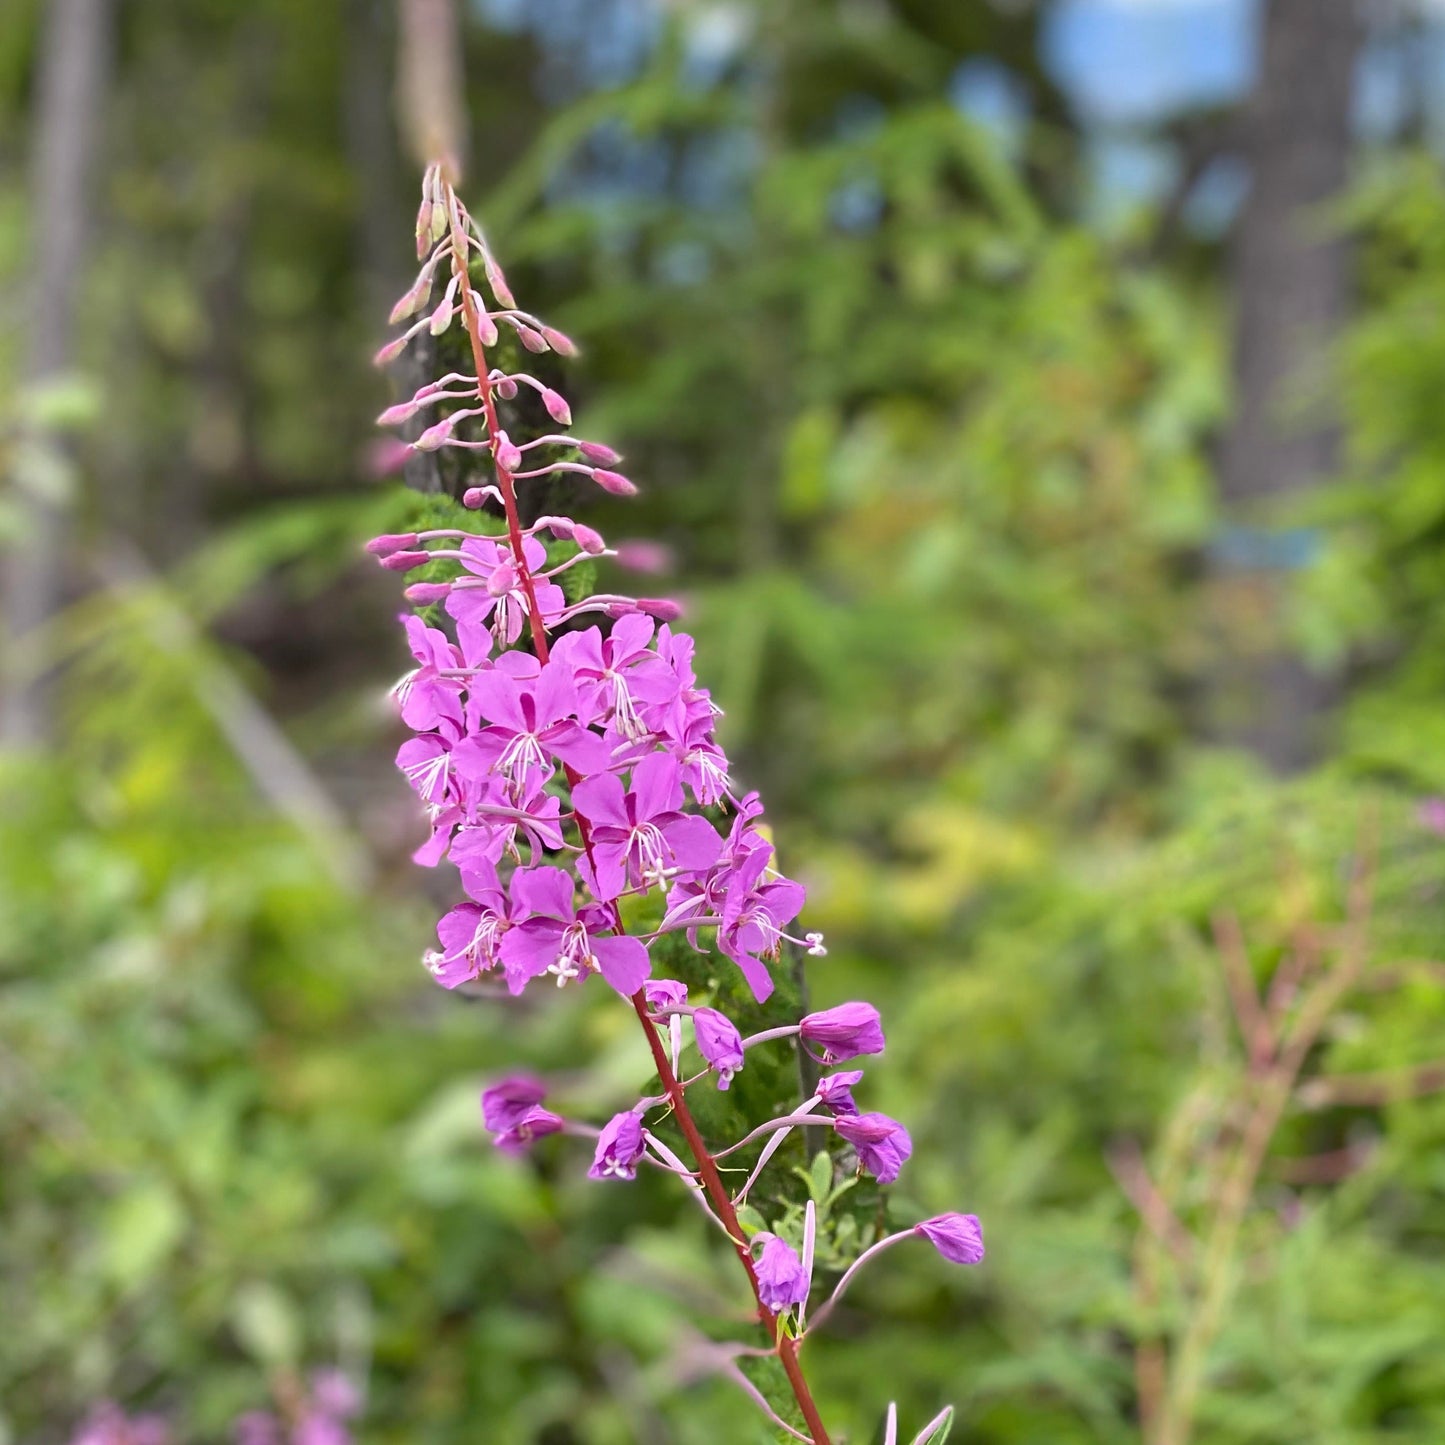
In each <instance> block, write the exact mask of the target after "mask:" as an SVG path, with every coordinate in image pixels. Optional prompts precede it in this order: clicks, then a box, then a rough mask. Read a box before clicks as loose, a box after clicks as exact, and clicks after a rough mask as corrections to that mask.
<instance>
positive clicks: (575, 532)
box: [553, 522, 607, 557]
mask: <svg viewBox="0 0 1445 1445" xmlns="http://www.w3.org/2000/svg"><path fill="white" fill-rule="evenodd" d="M553 530H554V531H555V528H554V529H553ZM572 540H573V541H574V542H576V544H577V545H578V546H579V547H580V548H581V549H582V550H583V551H584V552H586V553H587V555H588V556H589V557H599V556H601V555H602V553H603V552H605V551H606V550H607V543H606V542H605V541H603V539H602V533H601V532H595V531H593V529H592V528H591V527H588V526H584V525H583V524H582V523H581V522H574V523H573V524H572Z"/></svg>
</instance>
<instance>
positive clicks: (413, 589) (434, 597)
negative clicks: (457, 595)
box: [401, 582, 452, 607]
mask: <svg viewBox="0 0 1445 1445" xmlns="http://www.w3.org/2000/svg"><path fill="white" fill-rule="evenodd" d="M451 590H452V584H451V583H450V582H413V583H412V584H411V586H410V587H407V588H405V589H404V590H403V592H402V594H401V595H402V596H403V597H405V598H406V600H407V601H408V602H415V603H416V604H417V606H418V607H427V606H429V605H430V604H431V603H433V602H440V601H441V600H442V599H443V598H445V597H449V596H451Z"/></svg>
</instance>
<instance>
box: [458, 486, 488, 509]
mask: <svg viewBox="0 0 1445 1445" xmlns="http://www.w3.org/2000/svg"><path fill="white" fill-rule="evenodd" d="M486 500H487V489H486V488H485V487H468V488H467V489H466V491H464V492H463V493H462V506H464V507H471V508H472V509H473V510H475V509H476V508H477V507H480V506H481V505H482V503H483V502H485V501H486Z"/></svg>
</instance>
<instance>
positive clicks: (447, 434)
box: [412, 412, 457, 452]
mask: <svg viewBox="0 0 1445 1445" xmlns="http://www.w3.org/2000/svg"><path fill="white" fill-rule="evenodd" d="M456 424H457V414H456V413H455V412H454V413H453V414H452V415H451V416H448V417H443V418H442V420H441V421H439V422H438V423H437V424H436V425H435V426H429V427H428V428H427V429H426V430H425V431H424V432H423V433H422V434H421V435H420V436H419V437H418V438H417V439H416V440H415V441H414V442H413V443H412V446H414V447H415V448H416V449H417V451H419V452H434V451H436V449H437V448H438V447H440V446H444V445H445V444H446V443H447V442H448V441H449V440H450V439H451V434H452V428H453V427H455V426H456Z"/></svg>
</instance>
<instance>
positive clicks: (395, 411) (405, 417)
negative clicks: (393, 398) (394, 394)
mask: <svg viewBox="0 0 1445 1445" xmlns="http://www.w3.org/2000/svg"><path fill="white" fill-rule="evenodd" d="M420 407H421V403H420V402H419V401H417V399H416V398H415V397H413V398H412V399H411V400H410V401H399V402H397V404H396V405H395V406H389V407H387V409H386V410H385V411H384V412H382V414H381V415H380V416H379V417H377V419H376V424H377V426H400V425H401V424H402V422H404V421H410V420H411V419H412V417H414V416H415V415H416V414H417V412H418V410H419V409H420Z"/></svg>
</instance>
